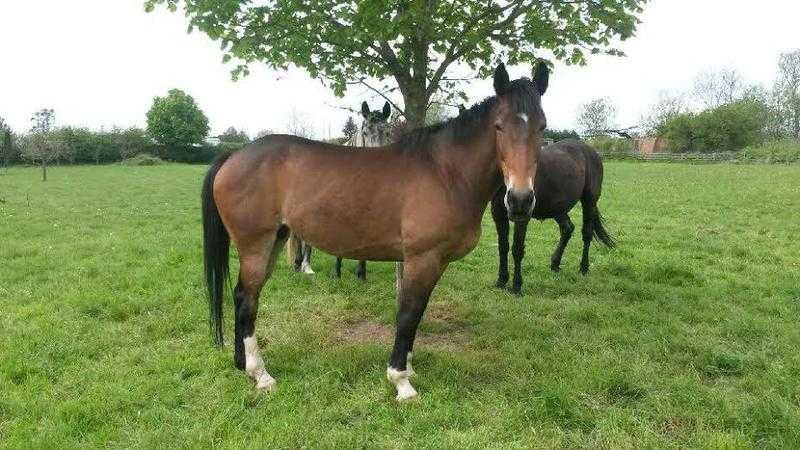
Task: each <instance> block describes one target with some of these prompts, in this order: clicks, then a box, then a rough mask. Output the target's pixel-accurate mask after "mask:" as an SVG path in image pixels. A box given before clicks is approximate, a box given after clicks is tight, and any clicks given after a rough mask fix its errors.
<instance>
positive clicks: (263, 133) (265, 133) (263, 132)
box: [256, 128, 275, 139]
mask: <svg viewBox="0 0 800 450" xmlns="http://www.w3.org/2000/svg"><path fill="white" fill-rule="evenodd" d="M270 134H275V132H274V131H272V130H270V129H268V128H265V129H263V130H261V131H259V132H258V133H256V139H261V138H262V137H264V136H269V135H270Z"/></svg>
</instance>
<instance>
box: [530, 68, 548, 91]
mask: <svg viewBox="0 0 800 450" xmlns="http://www.w3.org/2000/svg"><path fill="white" fill-rule="evenodd" d="M533 82H534V84H536V90H537V91H539V95H544V93H545V92H547V85H548V84H549V83H550V68H549V67H547V64H545V63H544V61H539V64H537V65H536V70H535V71H534V73H533Z"/></svg>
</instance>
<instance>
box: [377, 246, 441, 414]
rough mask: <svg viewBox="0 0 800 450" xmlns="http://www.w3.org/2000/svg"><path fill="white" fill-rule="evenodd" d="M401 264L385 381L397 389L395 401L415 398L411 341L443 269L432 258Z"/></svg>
mask: <svg viewBox="0 0 800 450" xmlns="http://www.w3.org/2000/svg"><path fill="white" fill-rule="evenodd" d="M402 264H403V266H402V268H400V267H398V275H401V279H400V280H399V282H398V288H399V289H400V292H399V295H398V300H399V301H398V305H397V330H396V334H395V338H394V348H393V350H392V356H391V358H390V359H389V367H388V368H387V369H386V378H388V379H389V381H390V382H391V383H392V384H393V385H394V386H395V389H397V397H396V398H397V400H398V401H403V400H408V399H411V398H414V397H416V396H417V391H416V390H415V389H414V387H413V386H411V383H410V382H409V378H410V377H411V376H412V375H414V369H412V368H411V351H412V349H413V348H414V338H415V337H416V335H417V327H418V326H419V322H420V320H422V315H423V314H424V313H425V308H426V307H427V305H428V299H429V298H430V295H431V292H432V291H433V288H434V286H436V283H437V282H438V281H439V278H440V277H441V276H442V272H444V269H445V268H446V267H447V264H446V263H443V262H442V261H441V258H439V257H438V256H436V255H426V256H424V257H417V258H411V259H406V260H405V262H403V263H402Z"/></svg>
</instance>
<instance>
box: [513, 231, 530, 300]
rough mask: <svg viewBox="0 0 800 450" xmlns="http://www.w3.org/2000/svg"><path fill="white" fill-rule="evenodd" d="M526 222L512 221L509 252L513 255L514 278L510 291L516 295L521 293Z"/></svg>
mask: <svg viewBox="0 0 800 450" xmlns="http://www.w3.org/2000/svg"><path fill="white" fill-rule="evenodd" d="M528 222H529V221H527V220H526V221H524V222H516V223H514V247H513V248H512V249H511V253H512V254H513V255H514V280H513V281H512V283H511V293H512V294H514V295H517V296H520V295H522V259H523V258H524V257H525V235H526V234H527V231H528Z"/></svg>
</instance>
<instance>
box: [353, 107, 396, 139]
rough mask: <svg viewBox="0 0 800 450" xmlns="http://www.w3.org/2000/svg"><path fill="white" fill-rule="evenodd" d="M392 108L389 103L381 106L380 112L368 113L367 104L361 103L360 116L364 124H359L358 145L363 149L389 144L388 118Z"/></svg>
mask: <svg viewBox="0 0 800 450" xmlns="http://www.w3.org/2000/svg"><path fill="white" fill-rule="evenodd" d="M391 113H392V107H391V106H390V105H389V102H386V103H385V104H384V105H383V110H382V111H370V110H369V105H367V102H363V103H361V115H362V116H363V117H364V122H363V123H362V124H361V131H360V133H361V139H360V141H361V142H359V144H360V145H363V146H364V147H380V146H382V145H386V144H388V143H389V116H390V115H391Z"/></svg>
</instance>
